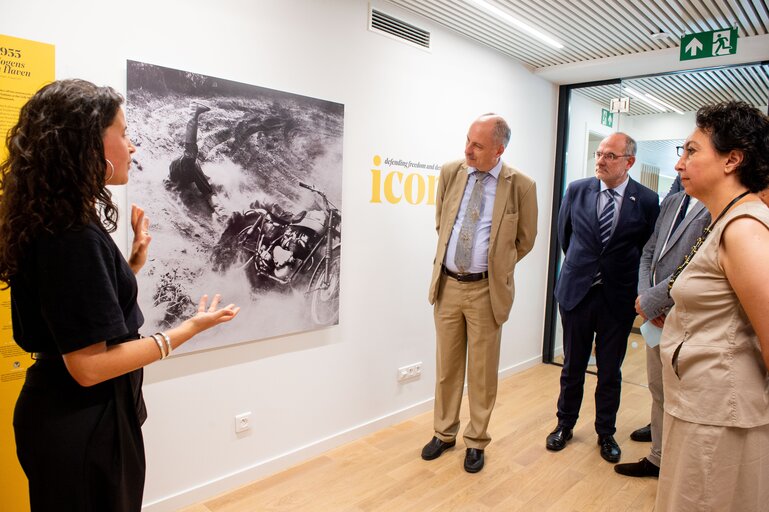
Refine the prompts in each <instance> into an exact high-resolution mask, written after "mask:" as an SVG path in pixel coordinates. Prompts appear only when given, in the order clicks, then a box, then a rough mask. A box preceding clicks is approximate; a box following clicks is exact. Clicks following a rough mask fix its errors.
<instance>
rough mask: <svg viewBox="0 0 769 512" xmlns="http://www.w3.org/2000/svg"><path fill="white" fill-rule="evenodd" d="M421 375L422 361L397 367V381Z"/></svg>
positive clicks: (416, 377)
mask: <svg viewBox="0 0 769 512" xmlns="http://www.w3.org/2000/svg"><path fill="white" fill-rule="evenodd" d="M421 376H422V361H419V362H418V363H414V364H410V365H408V366H401V367H400V368H398V382H405V381H407V380H414V379H418V378H420V377H421Z"/></svg>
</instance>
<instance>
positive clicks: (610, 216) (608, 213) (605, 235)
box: [598, 188, 617, 248]
mask: <svg viewBox="0 0 769 512" xmlns="http://www.w3.org/2000/svg"><path fill="white" fill-rule="evenodd" d="M605 192H606V195H608V196H609V201H608V202H607V203H606V206H604V207H603V210H602V211H601V215H600V216H599V217H598V232H599V233H600V234H601V246H602V247H604V248H605V247H606V244H607V243H609V239H610V238H611V232H612V227H613V226H614V212H615V211H616V210H617V207H616V205H615V204H614V196H615V195H617V193H616V192H615V191H614V190H612V189H610V188H607V189H606V191H605Z"/></svg>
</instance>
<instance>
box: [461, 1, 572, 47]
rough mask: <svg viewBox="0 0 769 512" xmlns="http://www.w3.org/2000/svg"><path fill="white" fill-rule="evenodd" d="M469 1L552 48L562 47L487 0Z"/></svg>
mask: <svg viewBox="0 0 769 512" xmlns="http://www.w3.org/2000/svg"><path fill="white" fill-rule="evenodd" d="M469 1H470V2H472V3H474V4H475V5H477V6H478V7H480V8H481V9H484V10H485V11H486V12H489V13H491V14H493V15H495V16H498V17H499V18H501V19H502V20H503V21H506V22H507V23H509V24H510V25H512V26H514V27H517V28H519V29H521V30H523V31H524V32H526V33H527V34H529V35H530V36H533V37H536V38H537V39H539V40H540V41H542V42H543V43H547V44H549V45H550V46H552V47H554V48H558V49H559V50H560V49H561V48H563V45H562V44H561V43H559V42H558V41H556V40H555V39H553V38H552V37H550V36H549V35H547V34H545V33H544V32H540V31H539V30H537V29H536V28H534V27H532V26H531V25H528V24H526V23H524V22H523V21H521V20H519V19H517V18H513V17H512V16H511V15H509V14H508V13H506V12H505V11H503V10H502V9H500V8H499V7H495V6H493V5H491V4H489V3H488V2H484V1H483V0H469Z"/></svg>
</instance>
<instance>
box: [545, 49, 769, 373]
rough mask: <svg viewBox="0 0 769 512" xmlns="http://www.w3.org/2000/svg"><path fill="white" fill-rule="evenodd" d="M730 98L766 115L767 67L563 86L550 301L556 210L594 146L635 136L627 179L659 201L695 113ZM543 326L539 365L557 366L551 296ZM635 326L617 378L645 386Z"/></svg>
mask: <svg viewBox="0 0 769 512" xmlns="http://www.w3.org/2000/svg"><path fill="white" fill-rule="evenodd" d="M731 99H739V100H743V101H746V102H748V103H750V104H752V105H754V106H755V107H757V108H760V109H762V110H763V111H764V112H769V106H768V104H769V63H766V62H764V63H760V64H753V65H744V66H733V67H727V68H718V69H708V70H701V71H687V72H681V73H673V74H667V75H659V76H652V77H641V78H633V79H625V80H615V81H609V82H601V83H592V84H579V85H574V86H562V87H561V89H560V93H559V120H558V137H557V153H556V184H557V186H556V190H555V191H554V197H553V210H552V220H551V233H552V235H551V237H552V238H551V252H550V266H549V275H548V293H549V297H553V291H554V289H555V282H556V279H557V276H558V272H559V270H560V266H561V262H562V260H563V254H562V252H561V250H560V246H559V245H558V243H557V241H556V233H557V215H558V209H559V207H560V203H561V200H562V198H563V194H564V192H565V191H566V187H567V186H568V184H569V183H571V182H572V181H574V180H577V179H581V178H584V177H589V176H594V168H595V158H594V153H595V149H596V147H597V146H598V143H599V142H600V141H601V140H602V139H603V138H604V137H606V136H607V135H609V134H610V133H613V132H616V131H622V132H625V133H627V134H628V135H630V136H631V137H633V138H634V139H635V140H636V142H637V143H638V149H637V152H636V162H635V164H634V165H633V167H632V168H631V169H630V176H631V177H632V178H633V179H634V180H636V181H638V182H639V183H641V184H642V185H644V186H646V187H648V188H650V189H652V190H654V191H655V192H657V193H658V194H659V196H660V201H662V199H664V197H665V196H666V195H667V193H668V191H669V190H670V188H671V185H672V184H673V183H674V181H675V178H676V172H675V168H674V167H675V164H676V161H677V160H678V157H677V155H676V150H675V148H676V146H679V145H681V144H682V143H683V141H684V140H685V139H686V137H687V136H688V135H689V134H690V133H691V132H692V131H693V130H694V127H695V114H696V111H697V109H699V108H700V107H701V106H703V105H704V104H706V103H714V102H719V101H726V100H731ZM617 101H619V103H617ZM618 107H619V108H618ZM618 110H622V111H618ZM559 185H560V187H559ZM546 322H547V323H546V326H545V342H544V345H543V360H544V361H545V362H552V363H556V364H561V363H562V361H563V336H562V330H561V319H560V315H559V314H558V307H557V303H556V301H555V299H554V298H552V299H551V300H550V301H548V304H547V311H546ZM640 323H641V322H640V319H637V320H636V324H635V327H634V329H633V333H631V335H630V337H629V339H628V347H627V355H626V357H625V362H624V364H623V372H622V373H623V380H624V381H626V382H632V383H636V384H640V385H644V386H645V385H647V379H646V355H645V342H644V340H643V337H642V336H641V335H640V333H639V331H638V327H639V326H640ZM594 370H595V366H588V372H591V371H594Z"/></svg>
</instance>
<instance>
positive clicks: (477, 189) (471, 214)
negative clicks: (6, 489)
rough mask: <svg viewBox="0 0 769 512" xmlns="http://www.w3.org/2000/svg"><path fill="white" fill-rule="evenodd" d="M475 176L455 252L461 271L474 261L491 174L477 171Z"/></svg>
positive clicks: (474, 173) (456, 263)
mask: <svg viewBox="0 0 769 512" xmlns="http://www.w3.org/2000/svg"><path fill="white" fill-rule="evenodd" d="M473 176H475V185H473V190H472V191H471V192H470V200H469V201H468V203H467V209H466V210H465V216H464V218H463V219H462V227H461V228H460V230H459V239H458V240H457V251H456V253H455V254H454V264H455V265H456V266H457V269H459V272H460V273H465V272H467V269H469V268H470V264H471V262H472V256H473V244H474V243H475V234H476V226H477V225H478V221H479V220H480V219H481V216H483V206H484V203H485V201H484V194H483V184H484V182H485V181H486V179H487V178H488V177H489V174H488V173H486V172H479V171H475V172H473Z"/></svg>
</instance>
